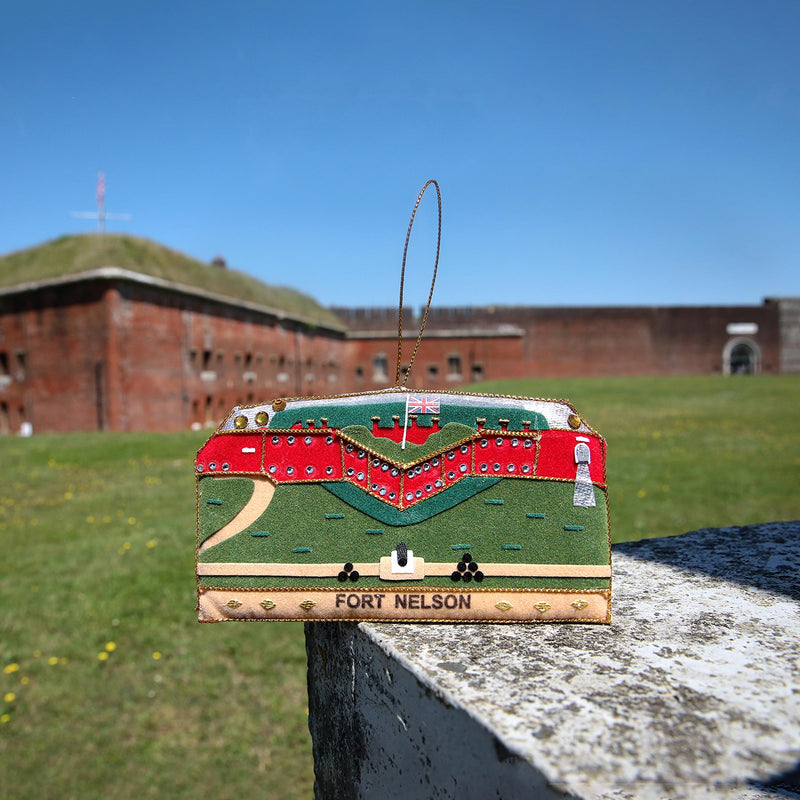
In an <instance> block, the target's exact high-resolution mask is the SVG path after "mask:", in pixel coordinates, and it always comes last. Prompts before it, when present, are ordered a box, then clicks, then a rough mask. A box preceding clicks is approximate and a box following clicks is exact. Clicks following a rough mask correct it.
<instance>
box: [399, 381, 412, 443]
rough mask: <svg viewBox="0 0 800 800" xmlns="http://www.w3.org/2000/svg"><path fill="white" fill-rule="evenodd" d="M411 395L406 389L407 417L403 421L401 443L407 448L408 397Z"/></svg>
mask: <svg viewBox="0 0 800 800" xmlns="http://www.w3.org/2000/svg"><path fill="white" fill-rule="evenodd" d="M409 397H411V395H410V393H409V392H408V390H406V419H405V422H404V423H403V441H402V442H401V443H400V449H401V450H405V449H406V433H408V398H409Z"/></svg>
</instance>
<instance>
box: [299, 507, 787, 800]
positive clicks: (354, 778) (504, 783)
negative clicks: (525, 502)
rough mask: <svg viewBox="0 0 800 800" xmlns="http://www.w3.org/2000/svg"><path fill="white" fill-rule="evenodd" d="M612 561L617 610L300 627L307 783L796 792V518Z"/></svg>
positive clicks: (764, 794)
mask: <svg viewBox="0 0 800 800" xmlns="http://www.w3.org/2000/svg"><path fill="white" fill-rule="evenodd" d="M613 561H614V588H613V603H612V608H613V622H612V624H611V625H580V624H541V623H539V624H528V625H519V624H514V625H459V624H410V623H406V624H401V623H395V624H385V623H384V624H377V623H359V624H356V623H309V624H307V625H306V643H307V650H308V658H309V710H310V717H309V725H310V728H311V733H312V737H313V740H314V758H315V768H316V776H317V797H319V798H335V799H339V798H340V799H341V800H355V799H356V798H358V800H372V798H375V800H378V798H380V800H387V799H390V798H398V799H399V798H403V800H429V799H430V798H458V800H465V799H466V800H469V798H476V799H478V798H479V799H481V800H482V799H483V798H487V797H499V798H520V797H525V798H527V797H530V798H542V800H549V799H550V798H555V797H559V798H565V797H570V798H585V799H586V800H589V799H590V798H591V799H592V800H612V799H613V800H651V799H652V800H665V798H669V800H684V799H685V800H695V799H696V798H720V800H721V799H722V798H725V800H733V799H734V798H736V800H768V798H775V797H778V796H791V797H795V796H797V794H796V793H797V792H800V771H799V768H800V703H798V691H799V690H798V687H799V686H800V661H798V659H797V651H798V649H799V648H800V522H783V523H770V524H764V525H755V526H749V527H744V528H726V529H721V530H704V531H697V532H694V533H690V534H685V535H683V536H676V537H671V538H666V539H651V540H646V541H642V542H630V543H625V544H622V545H617V546H616V547H615V548H614V557H613ZM783 791H786V792H787V793H789V792H793V793H789V794H782V792H783Z"/></svg>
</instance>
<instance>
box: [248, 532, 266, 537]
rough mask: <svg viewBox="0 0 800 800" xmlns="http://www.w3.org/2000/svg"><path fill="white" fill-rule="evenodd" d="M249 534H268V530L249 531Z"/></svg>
mask: <svg viewBox="0 0 800 800" xmlns="http://www.w3.org/2000/svg"><path fill="white" fill-rule="evenodd" d="M250 535H251V536H269V531H250Z"/></svg>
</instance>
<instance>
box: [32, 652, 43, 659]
mask: <svg viewBox="0 0 800 800" xmlns="http://www.w3.org/2000/svg"><path fill="white" fill-rule="evenodd" d="M33 657H34V658H41V657H42V651H41V650H34V651H33Z"/></svg>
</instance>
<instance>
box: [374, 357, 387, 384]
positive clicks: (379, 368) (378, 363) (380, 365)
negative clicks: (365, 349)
mask: <svg viewBox="0 0 800 800" xmlns="http://www.w3.org/2000/svg"><path fill="white" fill-rule="evenodd" d="M372 380H374V381H386V380H389V361H388V359H387V358H386V353H378V354H377V355H376V356H375V357H374V358H373V359H372Z"/></svg>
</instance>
